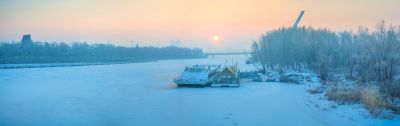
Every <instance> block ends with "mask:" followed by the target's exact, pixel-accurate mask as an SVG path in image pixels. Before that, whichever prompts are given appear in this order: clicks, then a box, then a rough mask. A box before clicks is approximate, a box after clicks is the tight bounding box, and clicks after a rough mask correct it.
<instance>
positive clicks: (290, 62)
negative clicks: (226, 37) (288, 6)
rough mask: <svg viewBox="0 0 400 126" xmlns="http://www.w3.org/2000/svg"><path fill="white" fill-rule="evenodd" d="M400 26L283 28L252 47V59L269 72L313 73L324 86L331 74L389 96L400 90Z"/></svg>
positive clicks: (268, 33) (269, 33) (262, 37)
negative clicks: (374, 87) (338, 29)
mask: <svg viewBox="0 0 400 126" xmlns="http://www.w3.org/2000/svg"><path fill="white" fill-rule="evenodd" d="M399 57H400V26H397V27H396V26H394V25H391V24H386V23H385V22H384V21H382V22H380V23H378V24H377V26H376V30H373V31H369V29H368V28H365V27H360V28H359V29H358V31H356V32H352V31H344V32H333V31H330V30H328V29H314V28H312V27H307V28H306V27H301V28H279V29H277V30H273V31H270V32H267V33H266V34H264V35H262V36H261V38H260V39H259V40H258V41H254V42H253V44H252V57H251V58H252V59H253V60H255V61H258V62H259V63H261V66H262V67H263V69H264V70H267V69H277V68H278V69H282V68H285V69H292V70H304V69H312V70H314V71H315V72H317V73H318V74H319V75H320V79H321V81H322V82H323V83H324V82H326V81H328V80H329V74H331V73H339V74H345V75H347V76H348V77H350V78H353V79H356V80H358V81H359V82H360V83H359V84H363V85H370V84H373V85H378V86H379V87H380V89H381V91H383V92H387V91H388V90H390V88H391V87H392V86H393V85H396V84H397V86H399V85H400V84H399V83H398V81H396V80H395V76H396V75H398V74H399V73H398V71H396V70H399V60H400V58H399Z"/></svg>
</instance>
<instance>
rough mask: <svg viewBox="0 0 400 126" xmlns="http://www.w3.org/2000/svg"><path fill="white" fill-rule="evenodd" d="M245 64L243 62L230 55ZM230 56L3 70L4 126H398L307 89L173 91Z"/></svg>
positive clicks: (0, 109)
mask: <svg viewBox="0 0 400 126" xmlns="http://www.w3.org/2000/svg"><path fill="white" fill-rule="evenodd" d="M232 57H234V58H233V60H238V61H239V62H238V63H240V65H239V67H240V68H244V69H251V67H250V66H246V65H244V61H245V57H244V56H240V57H238V56H232ZM232 57H218V56H217V57H215V58H209V59H189V60H164V61H158V62H146V63H132V64H115V65H98V66H76V67H52V68H26V69H1V70H0V125H1V126H11V125H12V126H104V125H113V126H117V125H127V126H147V125H154V126H157V125H165V126H189V125H194V126H238V125H244V126H252V125H254V126H260V125H279V126H301V125H304V126H321V125H332V126H335V125H337V126H348V125H351V126H353V125H355V126H358V125H359V126H364V125H400V122H399V120H400V119H399V118H398V117H395V118H394V120H382V119H374V118H369V117H365V116H366V114H365V113H366V112H364V111H363V109H362V107H357V106H338V107H337V108H335V109H323V108H324V107H325V106H329V105H331V104H330V103H329V102H327V101H326V100H324V99H319V97H320V96H318V95H311V94H308V93H307V92H306V90H307V88H308V87H307V85H295V84H283V83H279V82H263V83H255V82H249V83H242V85H241V87H240V88H177V87H176V85H175V84H174V83H173V78H175V77H177V76H179V74H180V73H181V72H182V71H183V70H184V68H185V66H190V65H195V64H217V63H220V64H224V63H225V62H226V60H229V61H230V60H232Z"/></svg>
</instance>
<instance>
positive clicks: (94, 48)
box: [0, 42, 205, 64]
mask: <svg viewBox="0 0 400 126" xmlns="http://www.w3.org/2000/svg"><path fill="white" fill-rule="evenodd" d="M204 56H205V54H204V53H203V51H202V50H201V49H199V48H193V49H192V48H180V47H174V46H168V47H140V46H136V47H123V46H115V45H111V44H87V43H72V44H67V43H48V42H31V43H29V42H28V43H12V42H11V43H1V44H0V64H14V63H68V62H138V61H146V60H160V59H181V58H202V57H204Z"/></svg>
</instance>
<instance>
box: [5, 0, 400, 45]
mask: <svg viewBox="0 0 400 126" xmlns="http://www.w3.org/2000/svg"><path fill="white" fill-rule="evenodd" d="M301 10H305V11H306V13H305V16H304V17H303V20H302V21H301V23H300V25H302V26H304V25H306V26H313V27H318V28H323V27H327V28H330V29H332V30H349V29H356V28H357V27H358V26H360V25H363V26H368V27H371V28H373V27H374V26H375V24H376V23H377V22H379V21H380V20H383V19H384V20H386V21H387V22H391V23H394V24H396V25H398V24H399V22H400V15H399V12H400V0H1V1H0V41H10V40H15V41H19V39H20V38H21V36H22V34H27V33H30V34H32V36H33V39H34V40H35V41H63V42H73V41H88V42H100V43H103V42H111V43H114V44H118V45H135V44H136V43H139V44H140V45H154V46H166V45H169V44H170V43H171V41H172V40H180V42H182V43H181V45H182V46H188V47H201V48H204V49H205V50H207V49H211V50H244V49H246V48H248V47H249V46H250V43H251V41H252V40H256V39H257V38H258V37H259V36H260V35H261V34H263V33H265V32H266V31H268V30H271V29H274V28H278V27H282V26H290V25H292V24H293V23H294V21H295V20H296V18H297V15H298V13H299V12H300V11H301ZM214 35H218V36H219V44H218V45H216V44H212V43H213V36H214Z"/></svg>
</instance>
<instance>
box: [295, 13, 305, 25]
mask: <svg viewBox="0 0 400 126" xmlns="http://www.w3.org/2000/svg"><path fill="white" fill-rule="evenodd" d="M303 15H304V11H301V12H300V15H299V17H297V20H296V22H295V23H294V24H293V28H297V25H299V23H300V20H301V18H302V17H303Z"/></svg>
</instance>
